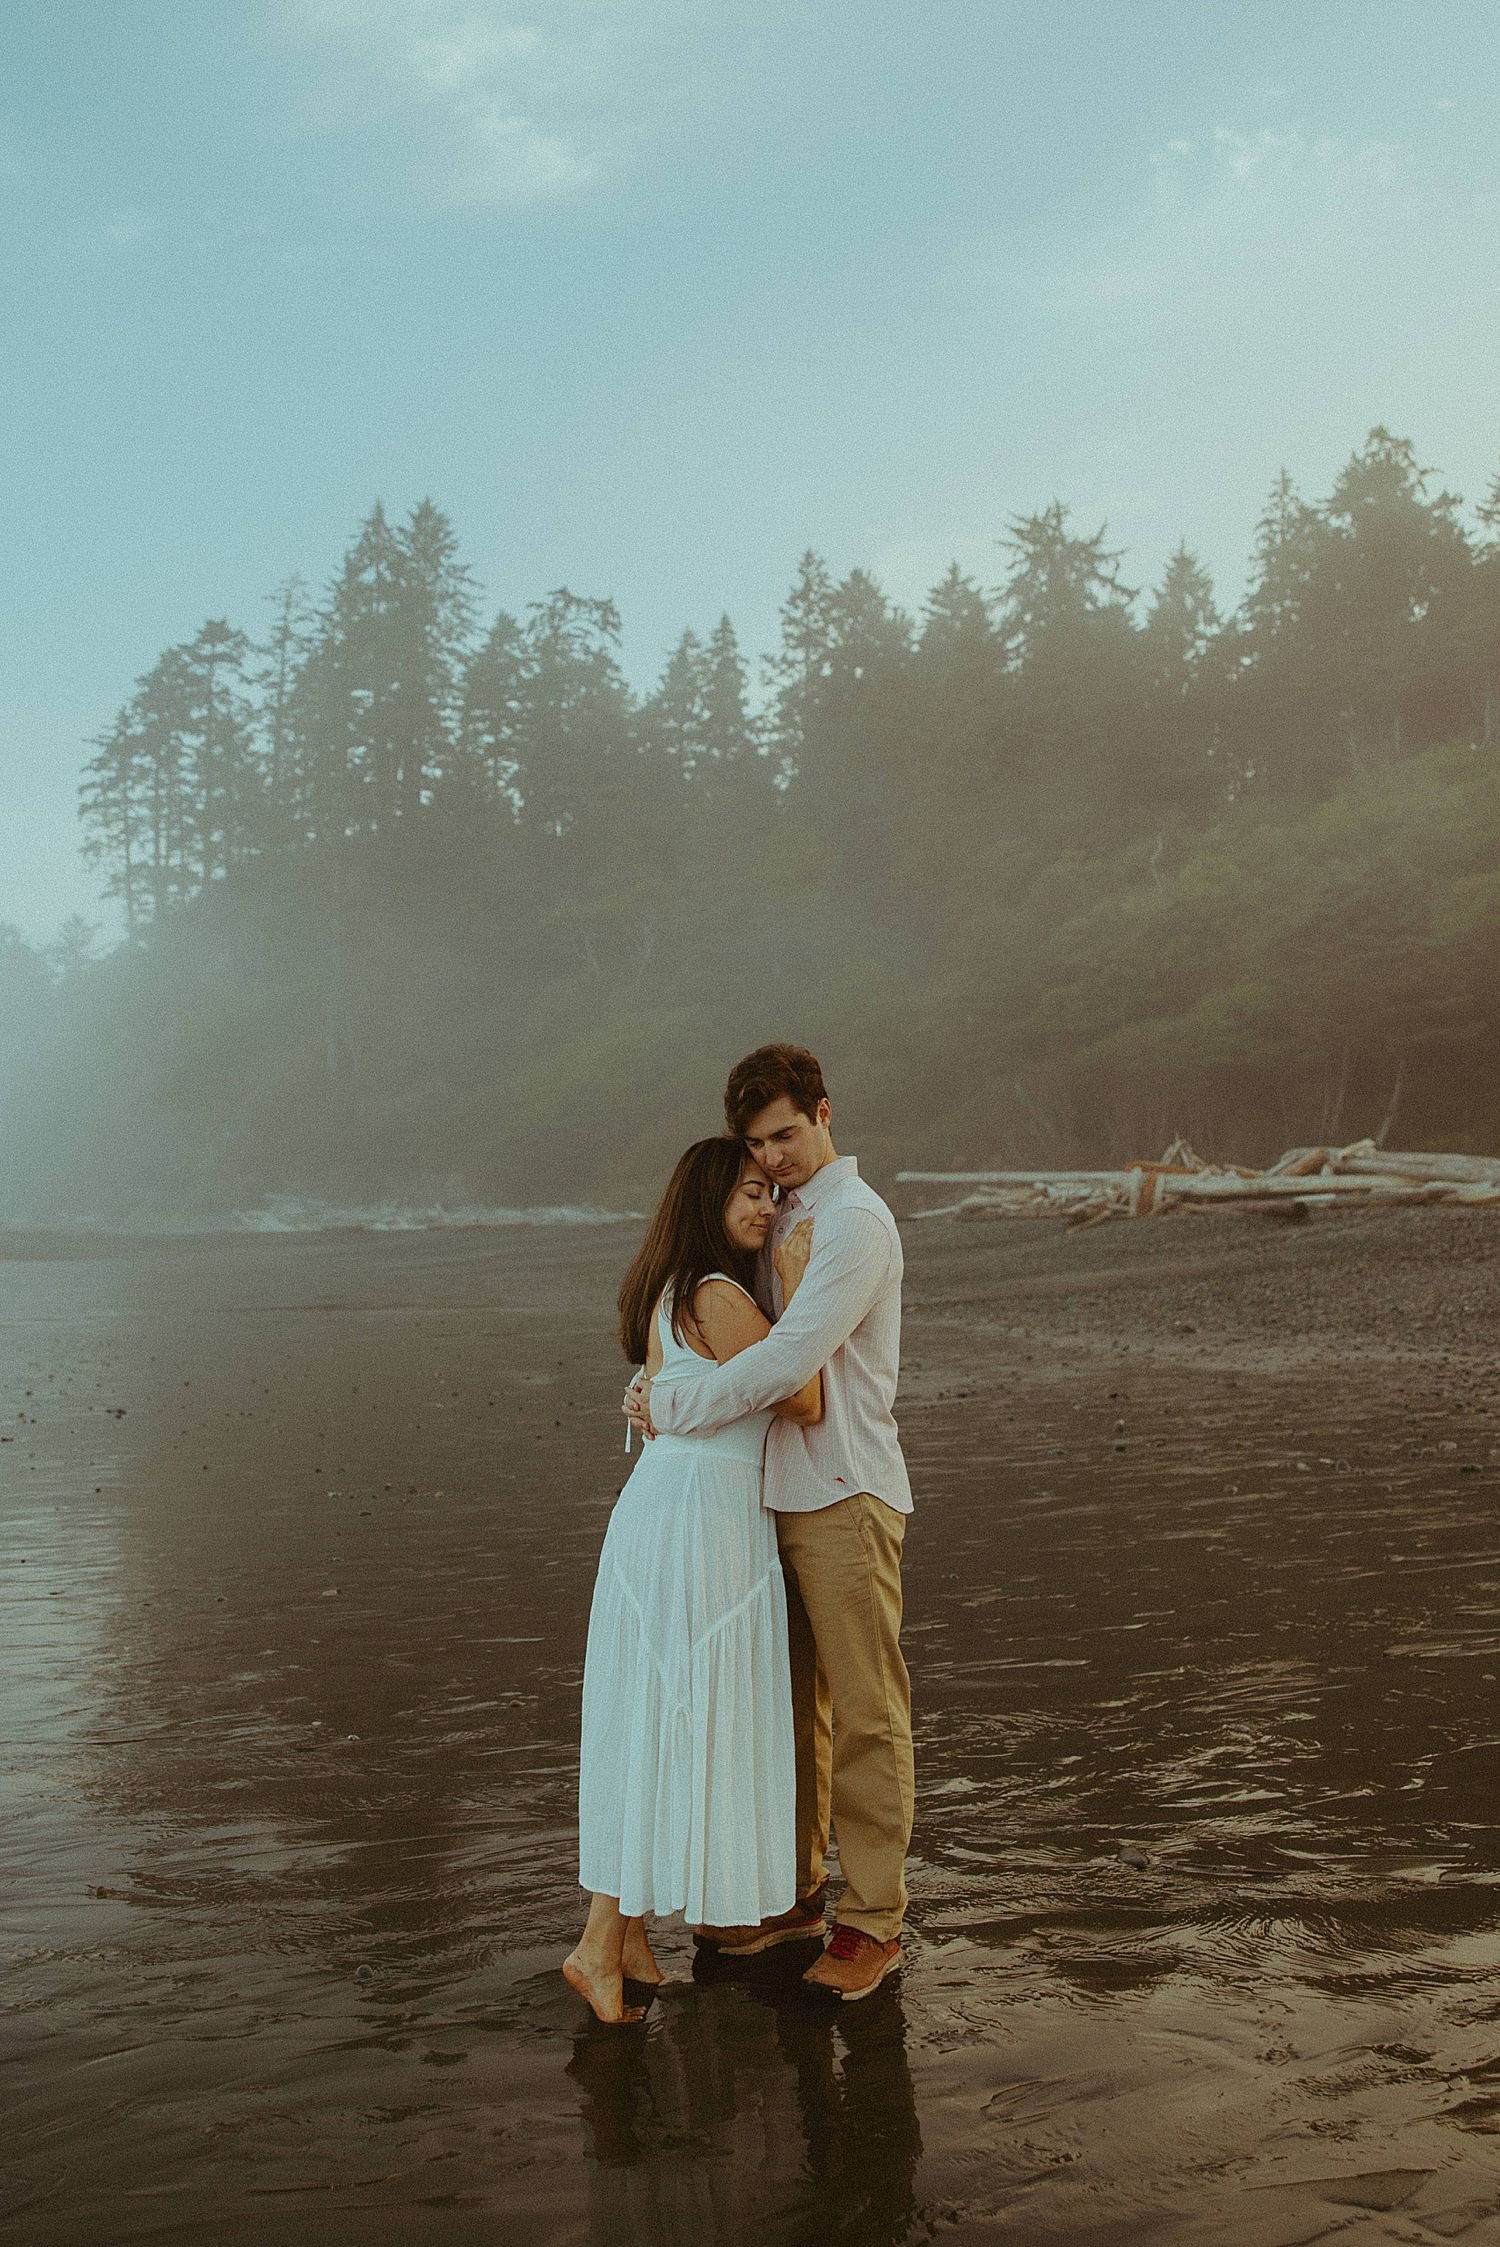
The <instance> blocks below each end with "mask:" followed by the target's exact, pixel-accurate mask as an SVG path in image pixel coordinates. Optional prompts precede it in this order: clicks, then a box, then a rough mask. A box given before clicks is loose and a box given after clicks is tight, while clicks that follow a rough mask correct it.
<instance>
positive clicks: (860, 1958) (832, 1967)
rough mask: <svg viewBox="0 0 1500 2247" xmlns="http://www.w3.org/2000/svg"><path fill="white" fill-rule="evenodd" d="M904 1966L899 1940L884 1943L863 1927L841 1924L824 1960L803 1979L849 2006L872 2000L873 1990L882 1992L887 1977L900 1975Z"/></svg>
mask: <svg viewBox="0 0 1500 2247" xmlns="http://www.w3.org/2000/svg"><path fill="white" fill-rule="evenodd" d="M900 1965H901V1944H900V1941H899V1940H897V1939H893V1940H892V1941H891V1942H889V1943H882V1942H880V1941H879V1940H878V1939H877V1938H876V1937H875V1936H874V1935H867V1934H866V1933H865V1931H864V1929H863V1928H862V1927H845V1926H844V1925H843V1924H842V1923H840V1924H839V1925H838V1926H836V1927H835V1928H834V1930H833V1934H832V1936H831V1937H830V1938H829V1943H828V1948H827V1949H826V1950H825V1951H824V1953H823V1955H822V1957H821V1958H820V1959H819V1960H818V1962H817V1964H816V1965H815V1966H809V1968H808V1969H807V1972H806V1973H805V1974H804V1975H803V1977H802V1979H803V1981H804V1982H806V1984H807V1986H808V1988H809V1989H814V1990H821V1991H824V1992H825V1993H826V1994H827V1995H828V1996H829V1997H837V1998H842V1999H843V2000H844V2002H845V2003H846V2004H847V2003H848V2002H849V2001H850V2000H851V1999H853V1998H856V1997H868V1996H869V1995H870V1993H871V1991H872V1990H878V1989H879V1987H880V1985H881V1983H882V1982H883V1981H884V1980H885V1978H886V1976H887V1974H894V1973H896V1972H897V1971H898V1969H899V1968H900Z"/></svg>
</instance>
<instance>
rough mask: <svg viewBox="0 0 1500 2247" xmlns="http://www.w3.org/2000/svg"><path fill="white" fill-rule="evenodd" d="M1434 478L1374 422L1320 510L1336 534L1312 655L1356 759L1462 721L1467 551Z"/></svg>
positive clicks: (1422, 742) (1454, 505)
mask: <svg viewBox="0 0 1500 2247" xmlns="http://www.w3.org/2000/svg"><path fill="white" fill-rule="evenodd" d="M1431 476H1432V470H1431V469H1426V468H1419V467H1418V466H1417V459H1416V453H1415V450H1414V449H1413V447H1412V445H1411V443H1410V441H1409V440H1408V439H1407V438H1404V437H1393V436H1392V435H1391V433H1390V431H1389V430H1388V429H1383V428H1376V429H1372V430H1371V431H1370V434H1369V436H1368V437H1367V438H1366V440H1365V442H1364V444H1363V446H1362V447H1361V448H1360V450H1359V451H1358V452H1357V453H1355V454H1354V455H1353V456H1352V458H1351V459H1350V460H1349V461H1348V462H1347V463H1346V465H1345V466H1344V468H1343V470H1342V471H1341V473H1340V475H1339V477H1338V479H1337V481H1336V483H1335V484H1334V488H1333V491H1332V494H1331V495H1330V497H1329V500H1328V504H1327V506H1326V508H1325V509H1324V516H1325V519H1326V521H1327V522H1328V524H1329V527H1330V529H1331V531H1332V533H1333V536H1332V538H1331V540H1330V541H1329V542H1328V544H1327V545H1326V546H1325V548H1324V549H1323V555H1322V560H1323V565H1324V576H1325V579H1326V585H1325V586H1324V587H1323V588H1320V589H1321V590H1323V592H1324V599H1323V602H1322V604H1321V614H1319V615H1318V616H1317V617H1315V619H1314V622H1315V623H1317V624H1321V625H1322V627H1323V629H1322V632H1321V633H1320V635H1319V638H1320V645H1319V647H1318V655H1319V658H1320V660H1321V661H1322V662H1323V663H1324V664H1325V665H1326V666H1327V667H1328V670H1329V673H1330V676H1331V679H1332V681H1333V682H1334V684H1335V687H1336V691H1337V696H1338V703H1339V716H1340V720H1341V723H1342V725H1343V729H1344V733H1345V737H1346V740H1347V744H1348V750H1349V754H1350V757H1351V759H1352V760H1353V761H1354V762H1355V763H1356V764H1358V763H1360V762H1361V761H1363V759H1364V758H1365V757H1367V756H1368V755H1370V754H1371V753H1373V754H1375V755H1377V756H1384V755H1388V754H1391V753H1399V752H1400V751H1401V750H1402V749H1403V748H1405V747H1408V746H1415V747H1422V746H1426V745H1427V744H1428V743H1430V742H1432V741H1436V740H1440V739H1442V738H1443V737H1444V736H1445V735H1446V734H1448V733H1450V732H1451V731H1452V730H1453V728H1454V726H1455V724H1456V723H1457V722H1458V721H1459V707H1458V697H1457V695H1456V694H1455V691H1454V689H1455V684H1456V678H1455V674H1456V672H1457V670H1458V665H1457V664H1456V663H1455V660H1454V658H1455V654H1456V648H1457V642H1458V639H1459V637H1460V635H1461V632H1462V626H1463V615H1464V608H1465V603H1466V597H1467V594H1468V590H1469V581H1470V571H1471V567H1472V557H1471V554H1470V551H1469V545H1468V539H1467V536H1466V534H1465V532H1464V530H1463V527H1462V524H1461V523H1460V521H1459V501H1458V499H1457V497H1456V496H1455V495H1454V494H1453V493H1452V492H1446V491H1440V492H1438V493H1436V494H1434V495H1432V496H1430V497H1429V494H1428V489H1427V487H1428V483H1429V481H1430V479H1431Z"/></svg>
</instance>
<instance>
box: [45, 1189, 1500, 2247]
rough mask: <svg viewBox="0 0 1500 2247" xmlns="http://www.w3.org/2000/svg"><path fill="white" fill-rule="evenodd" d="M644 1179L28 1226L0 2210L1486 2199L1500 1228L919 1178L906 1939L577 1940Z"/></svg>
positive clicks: (485, 2226)
mask: <svg viewBox="0 0 1500 2247" xmlns="http://www.w3.org/2000/svg"><path fill="white" fill-rule="evenodd" d="M637 1233H638V1228H637V1227H635V1226H633V1225H631V1224H628V1223H625V1224H607V1223H573V1224H568V1223H556V1224H551V1225H527V1226H521V1225H517V1226H498V1227H497V1226H493V1225H491V1226H485V1225H476V1226H473V1227H468V1228H453V1229H449V1230H445V1231H425V1230H414V1231H405V1232H371V1231H366V1230H361V1229H358V1228H355V1227H350V1228H346V1229H336V1230H323V1231H310V1232H292V1233H284V1234H276V1233H253V1232H238V1233H221V1234H215V1235H201V1236H182V1237H177V1238H160V1239H149V1238H143V1239H123V1238H122V1239H106V1238H102V1237H99V1236H88V1235H53V1236H47V1235H39V1234H38V1235H23V1234H11V1235H8V1236H0V1364H3V1367H4V1387H3V1398H0V1411H3V1415H4V1417H3V1425H0V1434H3V1435H4V1436H6V1437H7V1438H8V1439H9V1440H8V1441H6V1442H5V1444H4V1445H3V1447H0V1553H3V1568H0V1600H3V1607H4V1612H3V1616H0V1644H3V1647H4V1649H5V1652H4V1670H5V1697H4V1707H3V1719H0V1737H3V1743H4V1744H3V1752H0V1774H3V1790H4V1794H3V1799H4V1809H5V1834H6V1842H5V1856H6V1861H7V1876H6V1888H7V1897H8V1905H9V1909H8V1913H7V1920H8V1932H7V1938H6V1958H5V1965H4V1990H3V2010H0V2022H3V2029H0V2084H3V2086H4V2088H5V2091H6V2094H7V2113H8V2117H9V2121H8V2129H7V2143H6V2160H5V2163H4V2165H3V2167H4V2180H3V2183H0V2236H4V2237H6V2238H15V2239H16V2240H17V2241H24V2242H25V2247H97V2243H99V2242H102V2241H106V2240H107V2241H109V2242H110V2243H111V2247H115V2243H124V2242H135V2241H162V2242H180V2243H184V2247H187V2243H194V2242H197V2241H200V2240H202V2241H207V2240H209V2239H212V2240H214V2241H215V2242H222V2243H225V2247H241V2243H243V2247H252V2243H253V2247H271V2243H273V2242H274V2243H276V2247H281V2243H284V2242H287V2241H293V2242H299V2241H304V2240H307V2241H313V2240H315V2241H318V2242H324V2241H327V2242H337V2243H343V2242H346V2241H349V2242H353V2241H360V2242H381V2243H384V2242H392V2243H394V2242H397V2241H400V2242H415V2243H419V2247H426V2243H428V2242H431V2243H434V2247H450V2243H451V2247H468V2243H469V2242H476V2243H477V2242H480V2241H484V2242H502V2243H503V2242H508V2241H509V2240H511V2239H516V2240H522V2239H524V2240H526V2241H527V2242H528V2243H530V2247H563V2243H565V2242H567V2243H571V2242H589V2243H594V2242H604V2241H612V2242H618V2241H628V2242H635V2241H640V2242H643V2243H649V2247H679V2243H681V2247H687V2243H688V2242H694V2243H697V2242H718V2241H724V2242H740V2241H752V2240H753V2241H755V2242H757V2243H758V2247H775V2243H784V2247H801V2243H802V2242H809V2243H811V2242H813V2241H838V2242H841V2243H844V2247H896V2243H898V2242H904V2241H908V2240H909V2241H927V2240H935V2239H950V2238H951V2239H958V2240H969V2239H973V2240H989V2239H995V2240H1014V2241H1020V2242H1026V2243H1028V2247H1029V2243H1031V2242H1043V2241H1045V2242H1054V2241H1055V2242H1069V2243H1071V2242H1078V2243H1084V2242H1088V2243H1100V2247H1103V2243H1106V2242H1108V2243H1109V2247H1126V2243H1128V2247H1160V2243H1177V2242H1182V2243H1184V2247H1191V2243H1198V2242H1202V2243H1205V2247H1206V2243H1208V2242H1215V2243H1226V2242H1228V2243H1234V2247H1240V2243H1243V2247H1294V2243H1300V2242H1304V2241H1307V2242H1310V2241H1317V2240H1324V2239H1328V2240H1332V2239H1337V2240H1339V2241H1341V2242H1353V2243H1360V2247H1363V2243H1364V2242H1368V2241H1375V2240H1381V2241H1386V2240H1391V2241H1428V2240H1437V2239H1443V2240H1467V2241H1472V2242H1479V2243H1483V2242H1488V2241H1494V2240H1500V2216H1497V2210H1500V1933H1497V1921H1500V1830H1497V1813H1500V1700H1497V1695H1500V1686H1497V1677H1500V1526H1497V1498H1500V1380H1497V1378H1496V1372H1495V1346H1494V1341H1495V1335H1496V1331H1497V1319H1500V1220H1497V1219H1496V1218H1495V1217H1494V1216H1493V1215H1492V1214H1490V1213H1486V1212H1478V1213H1467V1212H1464V1211H1461V1210H1450V1209H1440V1208H1434V1209H1428V1210H1410V1211H1393V1212H1359V1213H1349V1214H1341V1215H1339V1216H1336V1217H1330V1218H1326V1219H1324V1218H1319V1219H1316V1220H1313V1221H1311V1222H1308V1223H1306V1224H1301V1225H1290V1224H1286V1223H1283V1222H1277V1221H1271V1220H1266V1219H1262V1218H1246V1217H1240V1218H1234V1217H1213V1218H1173V1219H1170V1220H1166V1221H1149V1222H1142V1223H1137V1224H1134V1225H1124V1224H1122V1225H1117V1226H1105V1227H1100V1228H1097V1229H1094V1230H1091V1231H1088V1232H1085V1233H1081V1234H1077V1235H1073V1236H1069V1235H1067V1234H1066V1233H1065V1232H1064V1231H1063V1230H1062V1229H1061V1228H1060V1227H1058V1226H1056V1225H1049V1224H1046V1223H1012V1224H963V1223H959V1222H956V1221H953V1220H947V1219H937V1220H931V1221H923V1220H920V1219H917V1218H915V1217H907V1216H905V1215H903V1235H904V1239H905V1242H906V1249H907V1285H906V1324H905V1346H904V1361H903V1382H902V1391H901V1397H900V1400H899V1407H898V1410H899V1417H900V1421H901V1428H902V1436H903V1441H904V1443H905V1446H906V1449H907V1455H908V1458H909V1461H910V1465H911V1471H912V1481H913V1485H914V1488H915V1491H916V1503H917V1510H916V1513H915V1515H914V1517H913V1521H912V1523H911V1526H910V1532H909V1536H908V1542H907V1559H906V1587H907V1629H906V1639H905V1643H906V1649H907V1658H908V1661H909V1664H910V1667H911V1671H912V1677H913V1690H914V1699H915V1708H916V1723H917V1737H916V1745H917V1781H918V1806H917V1824H916V1832H915V1836H914V1840H913V1854H912V1860H911V1867H910V1875H909V1878H910V1887H911V1896H912V1903H911V1919H910V1924H909V1931H908V1941H907V1958H906V1965H905V1970H904V1972H903V1974H902V1975H901V1976H900V1977H899V1979H897V1980H895V1981H893V1982H892V1983H890V1984H888V1985H887V1986H886V1987H885V1988H883V1989H882V1990H881V1991H880V1992H879V1993H878V1995H877V1996H876V1997H875V1998H873V1999H871V2000H870V2001H869V2002H868V2003H865V2004H861V2005H858V2006H852V2007H843V2008H832V2007H820V2006H818V2005H817V2004H815V2003H812V2002H810V2001H809V2000H808V1998H807V1997H806V1995H805V1994H804V1993H803V1992H802V1991H801V1989H800V1987H799V1986H798V1982H797V1978H796V1976H797V1970H798V1969H799V1967H800V1966H801V1965H803V1964H805V1963H806V1959H805V1957H801V1958H793V1957H789V1956H788V1954H787V1953H786V1952H784V1951H783V1952H781V1953H776V1954H771V1957H770V1958H769V1959H768V1960H766V1961H762V1962H760V1963H759V1964H758V1965H756V1966H754V1967H752V1968H751V1969H749V1970H744V1969H742V1970H740V1971H739V1972H737V1973H733V1974H726V1973H723V1972H717V1973H716V1972H711V1971H707V1970H705V1969H704V1968H703V1967H701V1966H700V1967H699V1969H698V1971H697V1974H696V1976H695V1969H694V1952H693V1948H692V1945H691V1943H690V1941H689V1939H688V1937H687V1935H686V1934H685V1932H684V1930H683V1929H682V1928H681V1927H680V1925H675V1924H672V1923H668V1925H667V1926H666V1927H664V1928H663V1929H662V1930H661V1933H660V1939H659V1943H658V1950H659V1955H660V1956H661V1958H662V1962H663V1964H664V1966H666V1968H667V1970H668V1972H669V1974H670V1975H671V1977H672V1980H671V1982H670V1984H669V1986H668V1987H667V1988H666V1989H665V1990H664V1991H663V1992H662V1993H661V1994H660V1996H659V1997H658V1998H657V1999H656V2000H655V2002H654V2003H653V2004H652V2006H651V2008H650V2012H649V2015H648V2019H647V2021H646V2023H645V2025H644V2026H643V2027H642V2028H640V2029H636V2030H615V2031H610V2030H605V2029H602V2028H599V2027H597V2026H596V2025H595V2024H593V2023H592V2022H591V2020H590V2019H589V2018H588V2017H587V2015H586V2014H585V2012H584V2009H583V2007H582V2005H581V2003H580V2001H579V2000H578V1999H577V1998H576V1997H574V1996H573V1994H572V1993H571V1992H570V1991H569V1990H568V1989H567V1988H566V1986H565V1985H564V1983H563V1982H562V1980H561V1977H560V1975H559V1973H558V1971H557V1968H558V1964H559V1961H560V1959H561V1956H562V1954H563V1952H564V1951H565V1950H566V1948H567V1947H568V1945H569V1943H570V1942H571V1940H572V1939H573V1937H574V1936H575V1935H576V1932H577V1929H578V1927H579V1925H580V1923H581V1905H580V1898H579V1894H578V1890H577V1887H576V1860H575V1855H574V1811H575V1786H576V1740H577V1717H578V1695H579V1682H580V1674H581V1667H582V1659H583V1644H584V1631H585V1626H586V1620H587V1613H588V1603H589V1596H590V1592H591V1588H592V1580H593V1568H594V1562H595V1559H596V1556H597V1553H598V1549H599V1544H600V1540H601V1538H602V1536H603V1532H604V1527H605V1524H606V1521H607V1519H608V1513H609V1508H610V1505H611V1503H612V1501H613V1498H614V1496H615V1494H616V1493H617V1491H618V1490H619V1488H620V1485H621V1482H622V1480H623V1478H624V1475H625V1473H626V1472H627V1471H628V1470H627V1463H626V1461H625V1459H624V1457H623V1455H622V1439H623V1425H622V1422H621V1420H620V1418H619V1410H618V1407H619V1398H620V1391H621V1388H622V1386H623V1381H624V1378H625V1368H624V1364H623V1360H622V1359H621V1357H620V1355H619V1350H618V1346H617V1344H616V1343H615V1341H614V1338H613V1299H614V1292H615V1288H616V1285H617V1283H618V1279H619V1275H620V1272H621V1269H622V1267H623V1265H624V1263H625V1262H626V1261H627V1259H628V1257H629V1255H630V1253H631V1251H632V1248H633V1246H634V1243H635V1240H636V1238H637Z"/></svg>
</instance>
